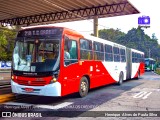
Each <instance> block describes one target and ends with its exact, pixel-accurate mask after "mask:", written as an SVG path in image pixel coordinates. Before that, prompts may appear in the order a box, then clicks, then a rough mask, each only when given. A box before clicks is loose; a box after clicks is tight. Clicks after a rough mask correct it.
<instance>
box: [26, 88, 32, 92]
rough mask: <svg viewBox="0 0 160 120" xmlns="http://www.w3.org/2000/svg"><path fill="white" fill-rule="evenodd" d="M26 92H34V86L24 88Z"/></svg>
mask: <svg viewBox="0 0 160 120" xmlns="http://www.w3.org/2000/svg"><path fill="white" fill-rule="evenodd" d="M24 90H25V91H26V92H33V88H25V89H24Z"/></svg>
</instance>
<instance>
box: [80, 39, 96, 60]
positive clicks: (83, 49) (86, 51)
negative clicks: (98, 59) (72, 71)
mask: <svg viewBox="0 0 160 120" xmlns="http://www.w3.org/2000/svg"><path fill="white" fill-rule="evenodd" d="M92 56H93V54H92V41H90V40H85V39H80V59H82V60H92Z"/></svg>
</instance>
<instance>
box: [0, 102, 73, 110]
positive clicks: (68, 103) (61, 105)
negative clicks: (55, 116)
mask: <svg viewBox="0 0 160 120" xmlns="http://www.w3.org/2000/svg"><path fill="white" fill-rule="evenodd" d="M3 104H6V105H18V106H27V107H28V106H33V107H34V108H45V109H52V110H57V109H60V108H64V107H66V106H68V105H71V104H73V102H64V103H61V104H58V105H55V106H52V105H35V104H29V103H17V102H6V103H3Z"/></svg>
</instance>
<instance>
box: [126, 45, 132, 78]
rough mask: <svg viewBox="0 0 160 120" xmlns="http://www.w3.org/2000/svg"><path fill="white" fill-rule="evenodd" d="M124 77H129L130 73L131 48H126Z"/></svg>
mask: <svg viewBox="0 0 160 120" xmlns="http://www.w3.org/2000/svg"><path fill="white" fill-rule="evenodd" d="M126 57H127V59H126V64H127V65H126V79H131V73H132V56H131V49H130V48H126Z"/></svg>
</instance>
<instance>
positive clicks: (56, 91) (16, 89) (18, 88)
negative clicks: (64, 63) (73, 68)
mask: <svg viewBox="0 0 160 120" xmlns="http://www.w3.org/2000/svg"><path fill="white" fill-rule="evenodd" d="M11 88H12V92H13V93H16V94H28V95H39V96H61V84H60V83H59V82H55V83H52V84H48V85H45V86H25V85H19V84H17V83H16V82H14V81H13V80H11ZM26 89H33V91H26Z"/></svg>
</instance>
